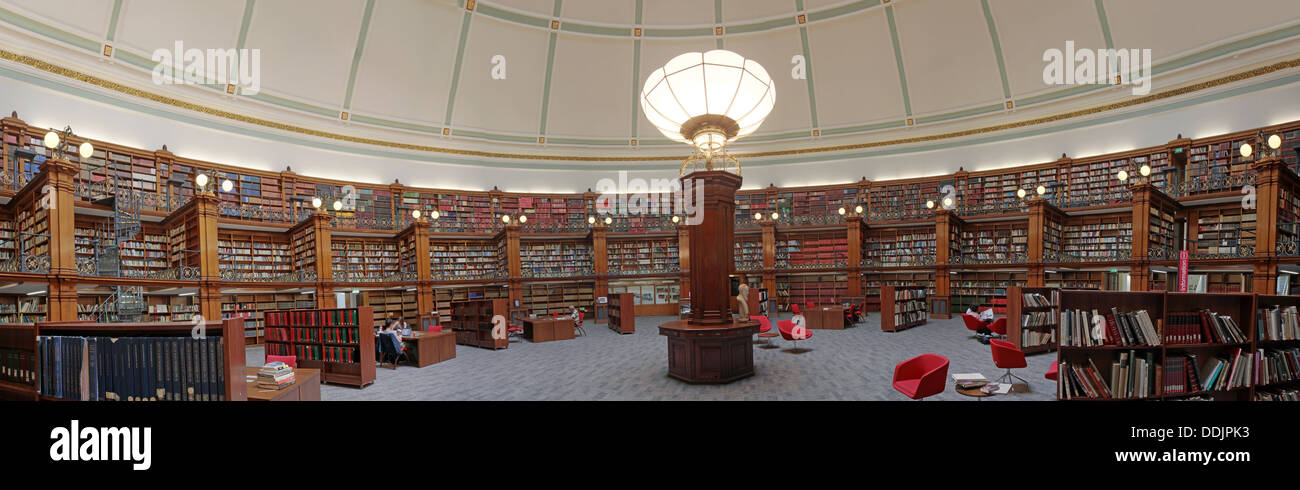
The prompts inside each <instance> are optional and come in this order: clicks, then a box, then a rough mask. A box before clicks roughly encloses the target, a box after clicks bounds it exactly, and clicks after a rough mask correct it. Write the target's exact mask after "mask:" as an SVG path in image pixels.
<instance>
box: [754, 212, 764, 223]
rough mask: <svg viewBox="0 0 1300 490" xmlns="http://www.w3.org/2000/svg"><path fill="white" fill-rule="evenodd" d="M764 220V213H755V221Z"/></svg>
mask: <svg viewBox="0 0 1300 490" xmlns="http://www.w3.org/2000/svg"><path fill="white" fill-rule="evenodd" d="M760 219H763V213H754V221H758V220H760Z"/></svg>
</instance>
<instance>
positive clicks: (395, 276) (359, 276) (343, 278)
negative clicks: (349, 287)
mask: <svg viewBox="0 0 1300 490" xmlns="http://www.w3.org/2000/svg"><path fill="white" fill-rule="evenodd" d="M333 280H334V282H401V281H402V274H401V273H399V272H394V273H391V274H374V273H365V272H351V271H334V276H333Z"/></svg>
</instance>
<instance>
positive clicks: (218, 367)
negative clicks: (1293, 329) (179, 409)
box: [31, 318, 248, 401]
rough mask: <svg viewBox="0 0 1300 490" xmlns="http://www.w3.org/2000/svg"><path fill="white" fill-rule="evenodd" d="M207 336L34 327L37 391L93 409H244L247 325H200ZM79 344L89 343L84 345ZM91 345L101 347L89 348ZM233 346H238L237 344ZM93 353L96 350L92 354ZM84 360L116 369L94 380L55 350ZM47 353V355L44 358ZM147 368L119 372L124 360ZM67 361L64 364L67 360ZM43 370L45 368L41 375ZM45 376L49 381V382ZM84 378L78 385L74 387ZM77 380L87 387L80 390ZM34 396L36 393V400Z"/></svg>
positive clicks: (158, 329)
mask: <svg viewBox="0 0 1300 490" xmlns="http://www.w3.org/2000/svg"><path fill="white" fill-rule="evenodd" d="M203 327H204V329H203V332H202V333H203V336H202V337H200V338H195V336H194V329H195V325H194V323H192V322H168V323H91V322H42V323H38V324H36V325H35V327H34V328H33V331H32V334H31V335H32V337H33V338H34V340H35V344H34V345H33V347H32V350H33V351H34V353H35V355H36V359H37V365H38V375H37V376H36V379H35V387H36V388H37V390H38V391H39V393H38V394H36V396H37V399H38V400H94V401H107V400H113V401H244V400H247V399H248V396H247V387H246V386H247V383H245V382H244V344H243V342H242V340H243V339H242V337H243V332H244V326H243V320H242V319H238V318H234V319H229V320H222V321H220V322H215V321H209V322H205V323H204V324H203ZM81 339H85V341H84V343H83V341H82V340H81ZM92 339H94V340H97V341H92ZM232 340H233V341H232ZM92 345H93V346H92ZM60 348H62V349H64V350H62V352H64V353H70V354H71V355H72V356H74V358H75V357H81V356H84V357H81V359H90V357H89V356H91V355H92V352H93V353H94V354H93V355H95V356H97V357H99V356H100V355H101V354H107V355H104V356H102V357H103V359H104V362H105V363H109V364H112V361H114V360H116V361H117V366H116V367H113V368H112V369H109V370H106V371H105V372H99V373H97V376H91V375H90V369H91V367H92V366H96V369H98V368H97V366H103V365H105V364H104V363H100V362H93V363H92V362H90V361H88V360H87V361H85V362H84V363H83V364H81V366H82V367H84V368H85V372H84V373H83V372H81V371H78V370H77V369H76V366H77V364H76V363H70V364H71V366H69V364H65V363H62V362H61V361H58V364H54V362H55V361H54V360H55V359H56V357H55V356H54V355H52V353H53V352H56V349H60ZM42 352H47V353H46V354H45V355H42ZM128 352H131V353H134V354H133V355H134V356H137V359H144V360H145V361H144V363H143V364H135V367H136V372H137V375H136V376H134V377H127V376H125V375H123V374H113V373H120V371H114V369H126V363H125V362H124V359H125V358H127V353H128ZM64 359H66V358H64ZM141 367H143V368H144V369H140V368H141ZM42 368H44V369H43V370H42ZM40 372H44V373H47V374H46V375H45V377H42V376H41V375H40ZM74 378H79V379H74ZM80 379H85V380H86V384H85V385H83V384H81V382H80ZM33 393H37V392H33Z"/></svg>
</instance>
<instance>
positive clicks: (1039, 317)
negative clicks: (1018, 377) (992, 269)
mask: <svg viewBox="0 0 1300 490" xmlns="http://www.w3.org/2000/svg"><path fill="white" fill-rule="evenodd" d="M1058 291H1060V290H1059V289H1057V288H1044V287H1023V286H1011V287H1008V288H1007V342H1011V343H1012V344H1015V345H1016V347H1019V348H1020V350H1021V351H1024V353H1025V354H1037V353H1041V352H1048V351H1054V350H1056V322H1057V320H1059V319H1060V311H1059V310H1058V309H1057V306H1059V303H1060V299H1059V298H1058V297H1057V296H1058ZM1031 294H1035V295H1041V296H1042V298H1041V299H1045V300H1047V303H1048V305H1047V306H1030V304H1029V303H1028V302H1027V301H1026V300H1025V296H1027V295H1031Z"/></svg>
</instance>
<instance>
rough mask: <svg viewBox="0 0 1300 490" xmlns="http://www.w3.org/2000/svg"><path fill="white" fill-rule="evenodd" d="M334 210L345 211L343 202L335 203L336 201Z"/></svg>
mask: <svg viewBox="0 0 1300 490" xmlns="http://www.w3.org/2000/svg"><path fill="white" fill-rule="evenodd" d="M334 210H335V211H342V210H343V201H338V200H335V201H334Z"/></svg>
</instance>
